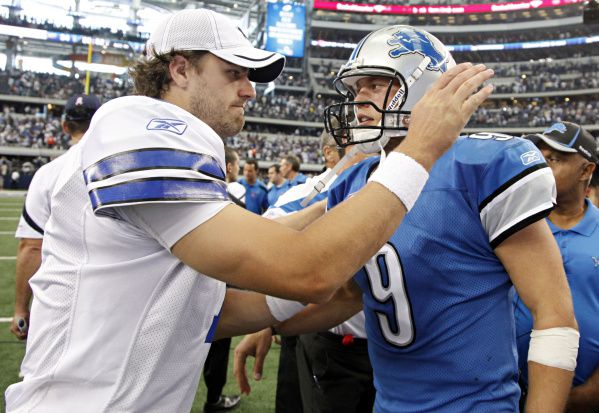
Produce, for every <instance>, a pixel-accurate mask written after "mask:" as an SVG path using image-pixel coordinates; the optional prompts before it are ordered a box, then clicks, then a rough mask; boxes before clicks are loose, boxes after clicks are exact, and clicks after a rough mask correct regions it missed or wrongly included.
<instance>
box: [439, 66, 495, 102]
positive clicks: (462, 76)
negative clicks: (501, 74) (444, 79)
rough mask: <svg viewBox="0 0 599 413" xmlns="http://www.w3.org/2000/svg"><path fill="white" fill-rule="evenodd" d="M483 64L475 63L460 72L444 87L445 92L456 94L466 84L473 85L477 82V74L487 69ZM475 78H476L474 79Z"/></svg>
mask: <svg viewBox="0 0 599 413" xmlns="http://www.w3.org/2000/svg"><path fill="white" fill-rule="evenodd" d="M486 68H487V67H486V66H485V65H483V64H478V65H474V66H472V67H470V68H468V69H466V70H464V71H462V72H460V73H458V74H457V75H456V76H455V77H454V78H453V79H451V81H450V82H449V83H448V85H447V86H446V87H445V89H443V92H445V93H451V94H452V95H453V94H455V93H456V92H457V91H458V89H460V88H461V87H462V86H463V85H464V84H467V85H471V84H473V83H476V76H477V75H478V74H479V73H481V72H483V71H485V70H486ZM473 79H474V80H473Z"/></svg>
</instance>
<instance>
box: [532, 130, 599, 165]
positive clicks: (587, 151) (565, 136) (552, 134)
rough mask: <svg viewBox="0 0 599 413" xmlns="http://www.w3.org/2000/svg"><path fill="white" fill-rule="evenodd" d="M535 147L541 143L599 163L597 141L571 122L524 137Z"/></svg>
mask: <svg viewBox="0 0 599 413" xmlns="http://www.w3.org/2000/svg"><path fill="white" fill-rule="evenodd" d="M524 138H526V139H528V140H530V141H532V142H533V143H534V144H535V145H536V144H538V143H539V141H543V142H544V143H546V144H547V145H548V146H549V147H551V148H552V149H555V150H556V151H559V152H566V153H578V154H580V155H581V156H582V157H583V158H585V159H586V160H588V161H591V162H594V163H599V153H598V148H597V141H595V138H594V137H593V135H591V134H590V133H589V132H588V131H586V130H585V129H583V128H582V127H581V126H580V125H577V124H575V123H572V122H557V123H554V124H553V125H551V126H550V127H549V128H547V129H545V131H544V132H543V133H535V134H532V135H525V136H524Z"/></svg>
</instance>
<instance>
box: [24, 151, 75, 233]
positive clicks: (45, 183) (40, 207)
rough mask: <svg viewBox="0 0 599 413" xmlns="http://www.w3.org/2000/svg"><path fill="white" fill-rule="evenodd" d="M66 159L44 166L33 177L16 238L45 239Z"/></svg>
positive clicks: (58, 159)
mask: <svg viewBox="0 0 599 413" xmlns="http://www.w3.org/2000/svg"><path fill="white" fill-rule="evenodd" d="M66 159H67V158H66V157H65V156H64V155H62V156H59V157H58V158H56V159H54V160H53V161H52V162H48V163H47V164H45V165H43V166H42V167H41V168H40V169H38V171H37V172H36V173H35V175H34V176H33V179H32V180H31V184H29V189H28V190H27V198H26V199H25V206H24V207H23V213H22V214H21V218H20V219H19V225H18V226H17V231H16V232H15V237H16V238H35V239H41V238H43V236H44V227H45V226H46V222H47V221H48V218H50V196H51V195H52V191H53V189H54V185H55V184H56V180H57V179H58V175H60V171H62V169H63V168H64V165H65V160H66Z"/></svg>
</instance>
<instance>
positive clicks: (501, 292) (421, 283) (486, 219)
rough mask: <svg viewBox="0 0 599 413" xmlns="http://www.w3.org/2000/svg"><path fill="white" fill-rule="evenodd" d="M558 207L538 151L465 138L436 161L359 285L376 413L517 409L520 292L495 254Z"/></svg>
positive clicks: (366, 170)
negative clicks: (514, 295)
mask: <svg viewBox="0 0 599 413" xmlns="http://www.w3.org/2000/svg"><path fill="white" fill-rule="evenodd" d="M378 162H379V160H378V158H370V159H367V160H365V161H363V162H361V163H360V164H358V165H355V166H354V167H353V168H352V169H350V170H349V171H348V174H346V175H345V178H344V179H338V180H337V182H336V184H335V185H334V187H332V188H331V189H330V190H329V207H333V206H334V205H336V204H337V203H339V202H341V201H343V200H344V199H346V198H348V197H349V196H351V195H352V194H353V193H355V192H356V191H358V190H359V189H360V188H362V187H363V186H364V185H365V184H366V181H367V178H368V176H369V174H370V173H371V171H372V170H373V169H374V168H376V166H377V165H378ZM554 203H555V181H554V179H553V175H552V173H551V170H550V169H549V168H548V167H547V165H546V164H545V161H544V159H543V157H542V155H541V153H540V152H539V151H538V149H536V148H535V147H534V145H533V144H532V143H530V142H528V141H525V140H522V139H519V138H513V137H509V136H505V135H492V134H480V135H473V136H471V137H463V138H460V139H459V140H458V141H457V142H456V143H455V144H454V145H453V146H452V147H451V148H450V149H449V150H448V151H447V153H446V154H445V155H444V156H443V157H442V158H441V159H439V160H438V161H437V163H436V164H435V166H434V167H433V169H432V170H431V173H430V178H429V180H428V182H427V184H426V186H425V187H424V189H423V191H422V193H421V195H420V197H419V198H418V200H417V202H416V204H415V205H414V207H413V208H412V210H411V211H410V212H409V213H408V214H407V215H406V217H405V218H404V220H403V223H402V224H401V225H400V226H399V228H398V229H397V230H396V231H395V233H394V234H393V236H392V237H391V239H390V240H389V241H388V242H387V244H386V245H384V246H383V247H382V248H381V250H380V251H379V252H378V254H377V255H375V256H374V257H373V258H372V259H371V260H370V261H369V262H368V263H367V264H366V265H365V266H364V267H363V268H362V269H361V270H360V271H359V272H358V273H357V274H356V275H355V280H356V281H357V283H358V284H359V286H360V288H361V289H362V290H363V301H364V311H365V314H366V331H367V335H368V349H369V353H370V358H371V362H372V365H373V368H374V373H375V386H376V389H377V396H376V403H375V410H376V411H377V412H402V413H406V412H469V413H471V412H485V413H488V412H514V411H516V410H517V404H518V398H519V388H518V385H517V375H518V363H517V354H516V348H515V332H514V316H513V309H512V305H511V300H510V297H508V295H509V290H510V286H511V282H510V278H509V276H508V274H507V273H506V271H505V269H504V267H503V265H502V264H501V262H500V261H499V259H498V258H497V257H496V256H495V254H494V253H493V249H494V247H496V246H497V245H499V244H500V243H501V242H502V241H503V240H505V239H506V238H507V237H509V236H510V235H511V234H513V233H515V232H516V231H518V230H519V229H521V228H523V227H525V226H526V225H528V224H530V223H532V222H535V221H537V220H539V219H542V218H543V217H545V216H547V215H548V214H549V212H550V210H551V209H552V208H553V205H554ZM374 207H375V206H373V208H374Z"/></svg>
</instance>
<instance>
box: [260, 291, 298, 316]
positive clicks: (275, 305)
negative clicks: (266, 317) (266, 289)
mask: <svg viewBox="0 0 599 413" xmlns="http://www.w3.org/2000/svg"><path fill="white" fill-rule="evenodd" d="M266 305H268V309H269V310H270V313H271V314H272V316H273V317H274V318H275V319H276V320H277V321H285V320H287V319H289V318H291V317H293V316H294V315H296V314H297V313H299V312H300V311H302V310H303V309H304V308H305V305H303V304H302V303H299V302H297V301H291V300H285V299H283V298H278V297H271V296H270V295H267V296H266Z"/></svg>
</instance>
